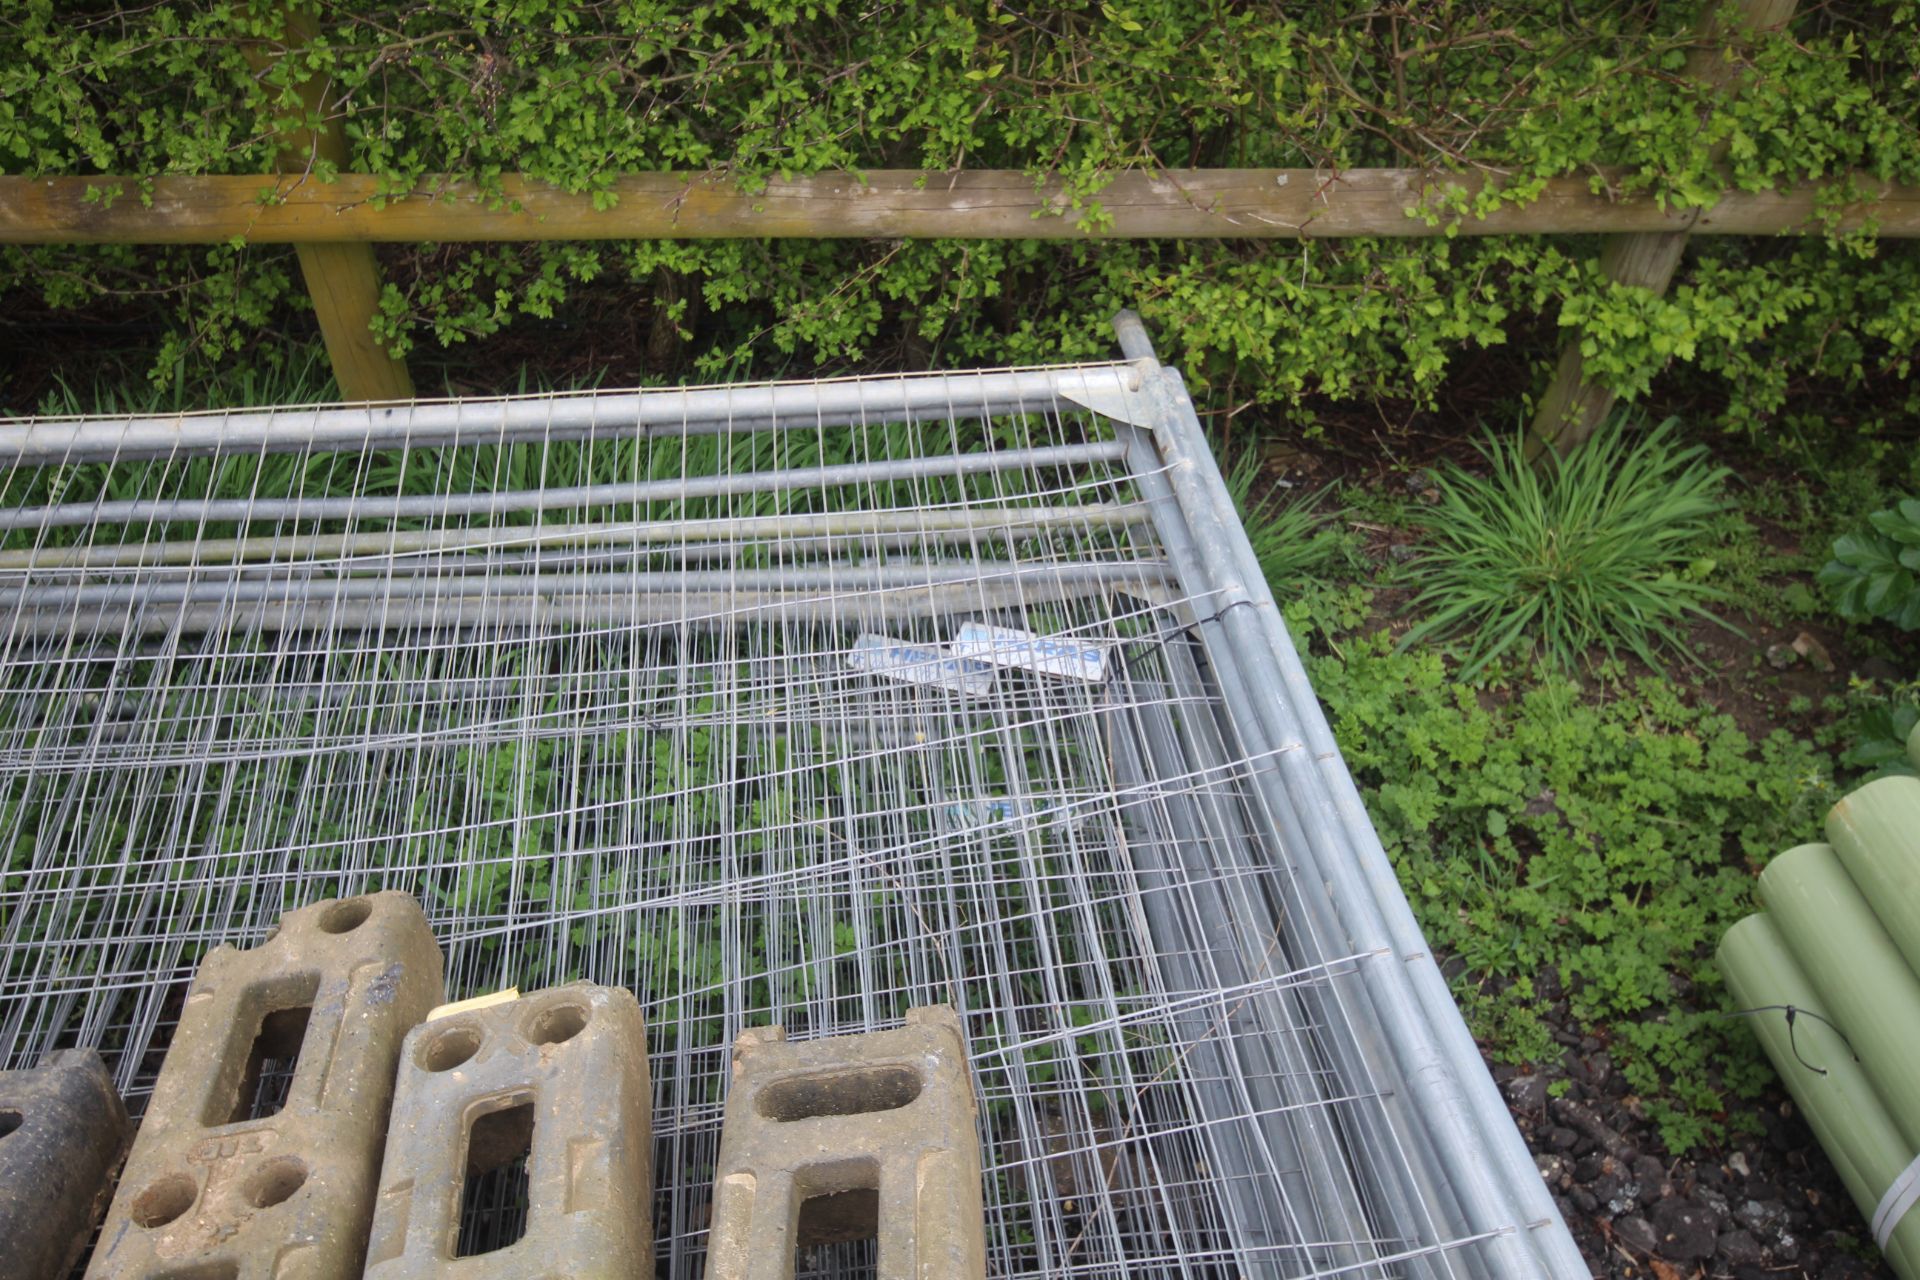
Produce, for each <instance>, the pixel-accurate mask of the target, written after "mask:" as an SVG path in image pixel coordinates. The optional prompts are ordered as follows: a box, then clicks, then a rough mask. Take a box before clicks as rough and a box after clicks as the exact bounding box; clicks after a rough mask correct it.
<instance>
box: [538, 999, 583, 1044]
mask: <svg viewBox="0 0 1920 1280" xmlns="http://www.w3.org/2000/svg"><path fill="white" fill-rule="evenodd" d="M591 1016H592V1015H591V1014H590V1013H589V1012H588V1010H587V1007H586V1006H585V1005H583V1004H574V1003H573V1002H572V1001H566V1002H563V1003H559V1004H550V1005H546V1006H544V1007H542V1008H540V1009H537V1010H535V1011H534V1013H533V1015H532V1016H531V1017H529V1018H528V1019H527V1027H526V1037H527V1043H528V1044H564V1043H566V1042H567V1041H569V1040H571V1039H573V1038H574V1037H575V1036H577V1035H579V1034H580V1033H581V1032H582V1031H584V1030H585V1029H586V1026H587V1019H588V1018H590V1017H591Z"/></svg>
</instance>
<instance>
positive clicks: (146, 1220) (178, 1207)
mask: <svg viewBox="0 0 1920 1280" xmlns="http://www.w3.org/2000/svg"><path fill="white" fill-rule="evenodd" d="M199 1194H200V1188H199V1187H198V1186H197V1185H195V1183H194V1181H193V1179H192V1178H189V1177H188V1176H187V1175H186V1174H184V1173H169V1174H165V1175H163V1176H161V1177H158V1178H155V1179H154V1180H153V1181H152V1182H149V1183H148V1184H147V1185H146V1187H145V1188H143V1189H142V1190H141V1192H140V1194H139V1195H137V1196H135V1197H134V1198H133V1220H134V1221H135V1222H136V1223H138V1224H139V1225H140V1226H143V1227H146V1228H148V1229H149V1230H151V1229H152V1228H154V1227H164V1226H166V1225H167V1224H168V1223H169V1222H172V1221H173V1220H174V1219H176V1218H178V1217H179V1216H180V1215H181V1214H183V1213H185V1212H186V1211H187V1210H189V1209H191V1208H193V1202H194V1199H195V1198H196V1197H197V1196H198V1195H199Z"/></svg>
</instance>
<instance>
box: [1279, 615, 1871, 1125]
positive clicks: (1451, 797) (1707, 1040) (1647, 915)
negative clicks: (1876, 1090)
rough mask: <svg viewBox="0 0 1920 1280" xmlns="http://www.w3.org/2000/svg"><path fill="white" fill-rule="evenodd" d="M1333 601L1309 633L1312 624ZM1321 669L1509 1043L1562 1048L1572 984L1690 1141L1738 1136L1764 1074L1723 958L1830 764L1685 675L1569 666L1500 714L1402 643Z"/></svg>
mask: <svg viewBox="0 0 1920 1280" xmlns="http://www.w3.org/2000/svg"><path fill="white" fill-rule="evenodd" d="M1311 607H1312V606H1311V605H1310V604H1305V603H1303V604H1299V605H1295V606H1293V607H1291V608H1290V609H1289V613H1290V615H1292V618H1291V620H1292V621H1293V622H1294V623H1295V624H1296V625H1298V626H1301V627H1303V628H1306V629H1311V628H1312V626H1313V622H1312V619H1311V616H1310V613H1309V610H1310V609H1311ZM1310 670H1311V674H1312V677H1313V682H1314V687H1315V689H1316V691H1317V692H1318V693H1319V695H1320V697H1321V698H1322V699H1323V700H1324V701H1325V703H1326V705H1327V707H1328V708H1329V712H1330V714H1331V715H1332V718H1333V728H1334V733H1335V736H1336V737H1337V739H1338V740H1339V742H1340V745H1341V749H1342V751H1343V753H1344V754H1345V755H1346V758H1347V761H1348V764H1349V765H1350V767H1351V768H1352V769H1353V771H1354V775H1355V778H1356V780H1357V781H1358V782H1359V783H1360V785H1361V787H1362V789H1363V790H1364V792H1365V794H1366V798H1367V807H1368V811H1369V812H1370V813H1371V815H1372V817H1373V821H1374V823H1375V826H1376V827H1377V829H1378V830H1379V832H1380V836H1381V839H1382V841H1383V842H1384V844H1385V845H1386V848H1387V852H1388V854H1389V855H1390V856H1391V857H1392V859H1393V861H1394V864H1395V866H1396V868H1397V869H1398V871H1399V874H1400V879H1401V883H1402V886H1403V887H1404V888H1405V890H1406V892H1407V896H1408V900H1409V901H1410V902H1411V903H1412V905H1413V907H1414V910H1415V913H1416V914H1417V915H1418V916H1419V918H1420V921H1421V924H1422V926H1423V927H1424V928H1425V929H1426V931H1427V935H1428V937H1429V938H1430V939H1431V940H1432V941H1433V943H1434V944H1435V945H1436V946H1437V947H1439V948H1440V949H1442V950H1444V951H1446V952H1448V953H1450V954H1452V955H1453V956H1455V957H1457V958H1458V960H1459V961H1460V962H1461V963H1462V965H1463V968H1464V973H1463V976H1462V978H1461V979H1460V981H1459V982H1458V983H1457V984H1456V988H1457V991H1458V994H1459V996H1460V999H1461V1003H1462V1006H1463V1008H1464V1009H1465V1011H1466V1013H1467V1015H1468V1017H1469V1019H1470V1021H1471V1023H1472V1025H1473V1027H1474V1029H1475V1032H1476V1034H1477V1035H1478V1036H1479V1037H1480V1038H1481V1040H1482V1042H1483V1043H1485V1044H1486V1045H1487V1047H1488V1049H1489V1051H1490V1052H1491V1053H1493V1054H1494V1055H1495V1056H1497V1057H1500V1058H1503V1059H1507V1060H1512V1061H1523V1062H1538V1061H1540V1060H1541V1059H1542V1058H1544V1057H1547V1056H1549V1055H1552V1054H1557V1053H1558V1049H1557V1047H1556V1046H1555V1045H1553V1044H1552V1042H1551V1040H1550V1038H1549V1037H1548V1036H1547V1034H1546V1031H1545V1028H1544V1026H1543V1021H1542V1019H1541V1018H1540V1017H1539V1005H1540V1001H1541V991H1540V984H1541V982H1542V980H1543V979H1544V978H1546V977H1548V976H1551V977H1552V978H1554V979H1557V980H1558V982H1559V983H1560V984H1561V986H1562V988H1563V989H1564V992H1565V999H1566V1001H1567V1007H1568V1012H1569V1014H1570V1016H1571V1018H1572V1020H1573V1021H1575V1022H1576V1023H1577V1024H1579V1025H1580V1026H1582V1027H1584V1028H1586V1029H1588V1030H1589V1031H1590V1032H1591V1033H1592V1034H1594V1035H1597V1036H1599V1037H1601V1038H1602V1039H1603V1040H1604V1041H1606V1042H1607V1043H1608V1045H1609V1048H1610V1049H1611V1051H1612V1053H1613V1055H1614V1059H1615V1062H1616V1064H1617V1065H1618V1066H1619V1067H1620V1069H1621V1070H1622V1071H1623V1072H1624V1073H1625V1075H1626V1078H1627V1079H1628V1080H1629V1082H1630V1083H1631V1084H1632V1086H1633V1088H1634V1090H1635V1091H1636V1093H1638V1094H1639V1095H1640V1096H1641V1097H1642V1099H1643V1100H1645V1101H1646V1103H1647V1105H1648V1108H1649V1113H1650V1114H1652V1115H1654V1116H1655V1117H1656V1118H1657V1119H1658V1120H1659V1122H1660V1125H1661V1128H1662V1131H1663V1134H1664V1136H1665V1138H1666V1140H1667V1142H1668V1144H1669V1146H1670V1147H1671V1148H1672V1149H1673V1150H1675V1151H1680V1150H1684V1149H1686V1148H1687V1147H1688V1146H1690V1145H1692V1144H1693V1143H1695V1142H1697V1141H1700V1140H1702V1139H1703V1138H1705V1137H1706V1136H1708V1135H1710V1134H1712V1133H1715V1132H1718V1126H1719V1123H1720V1122H1719V1120H1718V1119H1717V1118H1716V1117H1718V1116H1720V1115H1721V1114H1723V1113H1724V1112H1725V1110H1726V1108H1727V1104H1728V1101H1729V1100H1730V1099H1731V1098H1736V1097H1739V1096H1742V1095H1744V1094H1746V1093H1749V1092H1751V1091H1752V1090H1753V1089H1754V1088H1755V1087H1757V1084H1758V1082H1759V1081H1760V1080H1761V1079H1763V1078H1764V1067H1763V1064H1761V1063H1759V1062H1758V1061H1757V1060H1756V1059H1755V1057H1754V1055H1753V1054H1752V1052H1751V1050H1750V1049H1749V1048H1748V1047H1747V1046H1746V1044H1745V1041H1744V1040H1743V1039H1742V1038H1741V1037H1739V1036H1738V1034H1737V1033H1736V1032H1734V1031H1733V1030H1732V1029H1731V1025H1730V1024H1729V1023H1727V1022H1726V1021H1725V1020H1724V1019H1723V1018H1721V1017H1720V1016H1719V1006H1720V1000H1719V998H1718V997H1717V996H1716V995H1715V992H1716V991H1717V989H1718V984H1719V979H1718V977H1717V976H1716V974H1715V972H1714V969H1713V966H1712V964H1711V953H1712V949H1713V947H1714V946H1715V944H1717V942H1718V941H1719V939H1720V936H1721V934H1722V933H1723V932H1724V931H1725V929H1726V928H1727V926H1729V925H1730V924H1732V923H1733V921H1734V920H1736V919H1738V918H1740V917H1741V916H1742V915H1744V914H1746V913H1747V912H1748V911H1750V910H1751V909H1752V887H1753V877H1754V874H1755V872H1756V871H1757V870H1758V868H1759V867H1760V866H1762V865H1764V863H1765V861H1766V860H1767V859H1768V858H1770V857H1771V856H1772V855H1773V854H1774V853H1776V852H1778V851H1779V850H1781V849H1784V848H1787V847H1789V846H1790V845H1793V844H1796V843H1798V842H1799V841H1800V840H1802V839H1804V838H1805V837H1806V834H1807V833H1808V832H1811V831H1814V830H1817V829H1818V822H1819V815H1820V814H1821V813H1822V812H1823V811H1824V809H1825V807H1826V806H1827V805H1828V804H1829V803H1830V802H1831V801H1832V799H1833V798H1834V797H1835V791H1834V788H1833V784H1832V780H1831V776H1830V772H1829V767H1828V763H1827V760H1826V758H1825V757H1824V756H1823V755H1822V754H1821V753H1820V752H1819V751H1817V750H1816V749H1814V748H1813V747H1811V746H1809V745H1807V744H1805V743H1802V742H1799V741H1796V740H1795V739H1793V738H1791V737H1789V736H1788V735H1786V734H1785V733H1781V732H1775V733H1773V734H1771V735H1769V736H1768V737H1766V738H1764V739H1760V740H1758V741H1756V740H1753V739H1750V738H1749V737H1747V735H1746V734H1744V733H1743V732H1741V730H1740V729H1739V728H1738V727H1737V726H1736V725H1735V724H1734V722H1733V720H1732V719H1731V718H1729V717H1727V716H1723V715H1720V714H1717V713H1715V712H1714V711H1712V710H1711V709H1705V708H1701V707H1699V706H1697V705H1693V704H1692V703H1691V701H1690V699H1688V698H1687V697H1686V695H1685V693H1684V691H1683V690H1681V689H1680V688H1678V687H1676V686H1675V685H1673V684H1671V683H1669V682H1667V681H1666V680H1664V679H1644V680H1639V681H1634V682H1630V683H1626V682H1623V683H1617V684H1614V685H1610V686H1609V687H1608V689H1607V697H1606V699H1605V700H1604V701H1602V700H1596V699H1595V698H1594V697H1592V696H1591V693H1590V691H1589V690H1587V689H1585V688H1583V687H1581V686H1578V685H1576V684H1574V683H1572V682H1571V681H1570V680H1568V679H1567V678H1566V677H1564V676H1560V675H1552V674H1549V675H1546V676H1544V677H1543V678H1542V679H1541V680H1540V681H1539V682H1538V683H1537V684H1534V685H1533V686H1531V687H1528V688H1524V689H1522V690H1521V691H1519V692H1518V693H1517V695H1516V696H1514V697H1512V698H1511V699H1509V700H1505V701H1496V700H1493V699H1488V698H1484V697H1483V696H1482V693H1481V691H1480V690H1478V689H1476V688H1475V687H1474V686H1472V685H1470V684H1467V683H1463V682H1461V681H1458V680H1455V679H1450V678H1449V676H1448V674H1447V669H1446V665H1445V663H1444V662H1443V661H1442V659H1441V657H1440V655H1439V654H1437V653H1435V652H1433V651H1431V650H1415V651H1412V652H1409V651H1406V650H1404V649H1402V648H1399V647H1396V646H1395V645H1394V644H1393V643H1392V642H1391V640H1390V639H1389V638H1388V637H1387V636H1386V635H1384V634H1377V635H1371V636H1362V637H1353V636H1347V637H1344V638H1342V639H1341V640H1340V641H1339V643H1338V653H1337V654H1336V653H1322V654H1317V655H1315V656H1312V657H1311V658H1310Z"/></svg>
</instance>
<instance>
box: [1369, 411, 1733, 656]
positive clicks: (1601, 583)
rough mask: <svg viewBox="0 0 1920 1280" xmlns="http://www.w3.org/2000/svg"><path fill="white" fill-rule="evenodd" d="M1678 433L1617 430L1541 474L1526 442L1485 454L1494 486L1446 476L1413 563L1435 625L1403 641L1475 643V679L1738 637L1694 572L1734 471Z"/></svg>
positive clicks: (1672, 423)
mask: <svg viewBox="0 0 1920 1280" xmlns="http://www.w3.org/2000/svg"><path fill="white" fill-rule="evenodd" d="M1677 435H1678V431H1677V425H1676V420H1674V419H1671V418H1669V419H1668V420H1667V421H1665V422H1663V423H1661V424H1660V425H1659V426H1657V427H1655V428H1653V429H1652V430H1651V431H1644V432H1640V431H1635V430H1633V429H1631V428H1629V427H1627V426H1626V425H1624V424H1622V423H1618V422H1616V423H1615V424H1613V425H1612V426H1611V427H1610V428H1609V429H1608V430H1606V431H1604V432H1602V433H1600V434H1598V435H1596V436H1595V437H1594V438H1593V439H1592V440H1590V441H1588V442H1587V443H1586V444H1585V445H1584V446H1581V447H1580V448H1577V449H1575V450H1574V452H1573V453H1572V454H1571V455H1570V456H1568V457H1566V458H1564V459H1553V460H1550V461H1548V462H1547V463H1546V464H1545V466H1544V467H1541V468H1536V467H1534V466H1533V465H1532V464H1531V463H1529V462H1528V461H1527V458H1526V455H1525V449H1524V447H1523V445H1522V443H1521V441H1520V439H1518V438H1515V439H1512V440H1490V441H1488V442H1487V443H1486V444H1484V445H1482V446H1480V453H1481V455H1482V456H1483V457H1484V458H1485V459H1486V461H1487V464H1488V473H1487V474H1486V475H1484V476H1482V475H1476V474H1473V473H1471V472H1468V471H1465V470H1463V469H1461V468H1460V467H1457V466H1449V467H1447V468H1446V469H1445V470H1444V471H1443V472H1442V474H1440V475H1439V476H1437V477H1436V482H1437V484H1438V486H1439V490H1440V501H1439V503H1438V505H1436V506H1435V507H1434V508H1433V509H1432V511H1431V512H1430V513H1429V514H1428V515H1427V516H1426V517H1425V519H1424V520H1423V521H1422V523H1423V524H1424V525H1425V527H1426V531H1427V535H1428V541H1429V546H1428V550H1427V551H1426V552H1425V554H1423V555H1421V556H1420V557H1418V558H1417V559H1416V560H1415V561H1414V562H1413V564H1412V565H1411V569H1412V572H1413V574H1414V576H1415V578H1416V581H1417V582H1418V583H1419V586H1420V593H1419V595H1418V596H1417V597H1416V598H1415V600H1414V602H1413V603H1414V608H1415V609H1416V610H1421V611H1424V612H1425V613H1426V618H1425V619H1424V620H1423V621H1422V622H1421V623H1420V624H1419V625H1418V626H1416V627H1414V629H1413V630H1412V631H1411V632H1409V633H1408V634H1407V636H1406V639H1405V641H1404V643H1405V644H1408V645H1411V644H1417V643H1419V642H1420V641H1423V640H1429V639H1438V638H1451V637H1465V639H1466V647H1465V651H1464V655H1463V662H1464V670H1463V671H1462V676H1463V677H1464V678H1471V677H1472V676H1474V675H1476V674H1478V673H1479V672H1480V671H1481V670H1483V669H1484V668H1485V667H1486V666H1487V665H1488V664H1489V663H1491V662H1493V661H1495V660H1496V659H1498V658H1500V657H1501V656H1503V655H1505V654H1508V653H1511V652H1514V651H1516V650H1521V649H1524V648H1527V647H1532V648H1534V649H1536V650H1537V651H1538V652H1539V653H1540V654H1541V655H1542V656H1544V657H1545V658H1547V659H1548V660H1550V661H1552V662H1556V663H1558V664H1559V665H1561V666H1563V667H1567V668H1572V667H1573V666H1574V665H1575V664H1576V663H1577V662H1578V661H1579V660H1580V659H1581V658H1583V657H1591V656H1592V655H1594V654H1596V653H1605V654H1607V655H1608V656H1618V655H1620V654H1621V653H1622V652H1625V653H1630V654H1632V655H1633V656H1635V657H1637V658H1639V659H1640V660H1641V661H1643V662H1645V663H1647V664H1648V665H1649V666H1653V667H1659V666H1661V665H1662V659H1663V657H1665V656H1668V655H1672V654H1678V655H1680V656H1681V657H1683V658H1686V659H1688V660H1690V661H1691V660H1694V655H1693V651H1692V649H1691V648H1690V647H1689V646H1688V644H1687V640H1686V631H1687V627H1688V624H1689V623H1691V622H1692V621H1693V620H1695V619H1706V620H1708V621H1710V622H1715V623H1718V624H1719V625H1721V626H1727V625H1728V624H1727V623H1726V622H1724V621H1723V620H1722V619H1720V618H1719V617H1717V616H1715V615H1714V614H1713V612H1712V611H1711V610H1709V609H1708V607H1707V606H1708V605H1709V604H1712V603H1714V602H1717V601H1719V600H1722V599H1724V598H1725V595H1724V593H1723V592H1721V591H1718V590H1716V589H1715V588H1714V587H1712V586H1711V585H1709V584H1708V583H1706V582H1703V581H1700V580H1699V578H1700V576H1701V575H1699V574H1698V573H1696V572H1695V562H1696V557H1697V554H1698V551H1699V549H1700V547H1701V544H1702V542H1703V540H1704V539H1705V538H1706V537H1707V536H1708V531H1709V525H1710V522H1711V521H1712V519H1713V517H1714V516H1715V515H1717V514H1719V513H1720V512H1721V511H1722V510H1723V509H1724V507H1725V501H1724V498H1723V496H1722V491H1723V487H1724V484H1725V481H1726V478H1727V475H1728V472H1727V471H1726V469H1725V468H1723V467H1717V466H1714V465H1712V464H1711V463H1709V462H1708V461H1707V452H1706V450H1705V449H1704V448H1703V447H1701V446H1699V445H1684V446H1683V445H1682V444H1681V443H1680V442H1679V441H1678V439H1677Z"/></svg>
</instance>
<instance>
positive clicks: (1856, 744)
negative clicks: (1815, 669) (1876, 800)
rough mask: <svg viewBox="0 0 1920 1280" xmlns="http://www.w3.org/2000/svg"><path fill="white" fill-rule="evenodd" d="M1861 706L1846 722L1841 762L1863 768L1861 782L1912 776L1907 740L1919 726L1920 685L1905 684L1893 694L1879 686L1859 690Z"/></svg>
mask: <svg viewBox="0 0 1920 1280" xmlns="http://www.w3.org/2000/svg"><path fill="white" fill-rule="evenodd" d="M1856 697H1857V702H1858V705H1857V706H1856V707H1855V708H1854V709H1853V714H1852V715H1851V716H1849V717H1848V718H1847V719H1846V720H1845V721H1844V722H1843V723H1844V727H1845V736H1846V742H1847V746H1846V749H1845V750H1844V751H1842V752H1841V753H1840V763H1841V764H1843V765H1845V766H1846V767H1848V768H1850V769H1858V770H1860V771H1861V775H1862V776H1861V779H1860V780H1861V781H1863V782H1870V781H1872V780H1873V779H1875V778H1887V777H1893V776H1896V775H1897V776H1901V777H1909V778H1910V777H1913V776H1914V775H1915V774H1916V773H1920V770H1916V769H1915V768H1914V767H1913V760H1912V758H1911V757H1910V756H1909V755H1908V754H1907V743H1908V741H1909V740H1910V739H1911V738H1912V736H1913V730H1914V726H1915V725H1920V684H1908V685H1902V686H1900V687H1898V688H1896V689H1895V690H1893V692H1892V694H1891V696H1889V695H1888V694H1885V693H1882V692H1880V691H1879V690H1877V689H1874V690H1872V691H1871V692H1867V691H1865V690H1863V691H1860V692H1859V693H1858V694H1857V695H1856Z"/></svg>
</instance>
